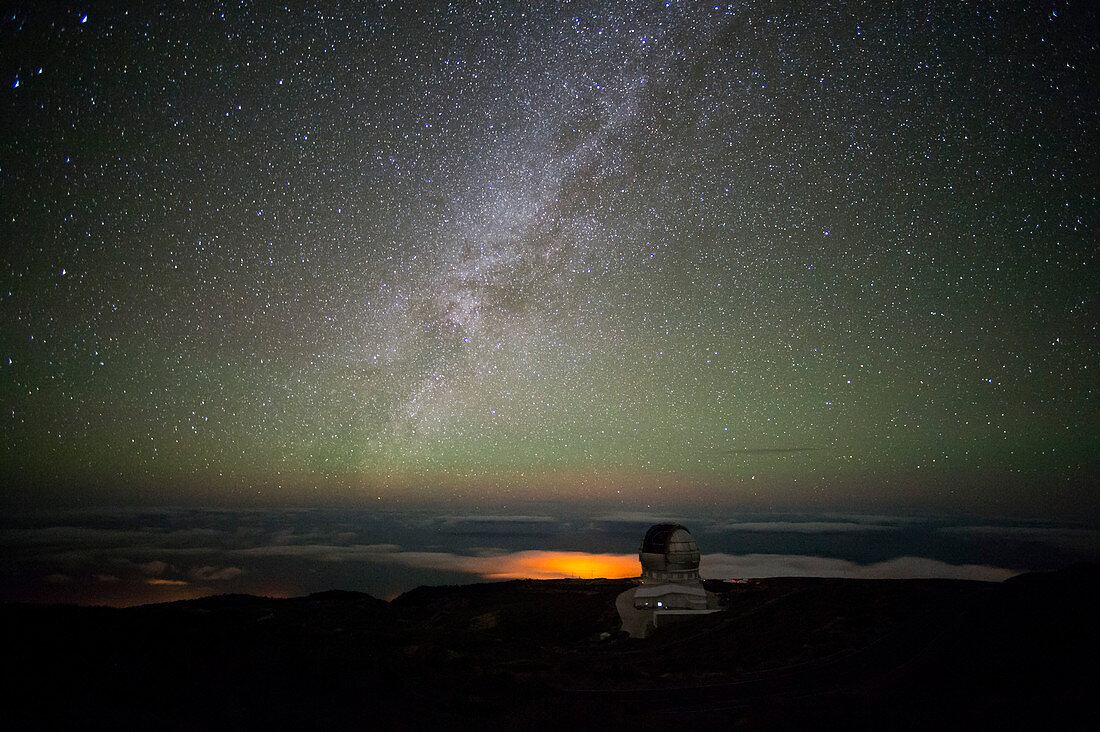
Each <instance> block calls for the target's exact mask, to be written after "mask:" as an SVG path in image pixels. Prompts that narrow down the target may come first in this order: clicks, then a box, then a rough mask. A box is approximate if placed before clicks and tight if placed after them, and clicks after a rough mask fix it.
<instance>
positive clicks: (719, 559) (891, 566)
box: [699, 554, 1019, 582]
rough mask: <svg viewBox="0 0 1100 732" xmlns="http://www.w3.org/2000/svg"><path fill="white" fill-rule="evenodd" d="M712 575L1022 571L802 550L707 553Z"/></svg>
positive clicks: (706, 573)
mask: <svg viewBox="0 0 1100 732" xmlns="http://www.w3.org/2000/svg"><path fill="white" fill-rule="evenodd" d="M699 572H700V574H701V575H702V576H703V577H705V578H708V579H730V578H743V577H839V578H845V579H965V580H981V581H984V582H1001V581H1004V580H1006V579H1008V578H1009V577H1013V576H1015V575H1017V574H1019V572H1017V571H1015V570H1011V569H1005V568H1003V567H990V566H986V565H982V564H948V563H947V562H941V561H939V560H938V559H928V558H926V557H895V558H894V559H888V560H886V561H883V562H875V563H874V564H858V563H856V562H850V561H848V560H846V559H835V558H831V557H811V556H803V555H799V554H744V555H738V556H735V555H731V554H706V555H704V556H703V559H702V562H701V564H700V568H699Z"/></svg>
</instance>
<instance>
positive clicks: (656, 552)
mask: <svg viewBox="0 0 1100 732" xmlns="http://www.w3.org/2000/svg"><path fill="white" fill-rule="evenodd" d="M638 558H639V559H640V560H641V562H642V569H643V570H644V571H659V572H665V571H690V570H697V569H699V545H698V544H696V543H695V538H694V537H693V536H692V535H691V532H690V531H688V530H687V529H685V528H684V527H683V526H681V525H680V524H655V525H654V526H650V527H649V531H647V532H645V538H644V539H642V546H641V549H639V550H638Z"/></svg>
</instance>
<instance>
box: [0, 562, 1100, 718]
mask: <svg viewBox="0 0 1100 732" xmlns="http://www.w3.org/2000/svg"><path fill="white" fill-rule="evenodd" d="M630 586H631V582H630V581H629V580H559V581H514V582H501V583H492V584H479V585H469V586H463V587H422V588H418V589H416V590H414V591H412V592H409V593H406V594H404V595H402V596H401V597H398V598H397V599H395V600H393V601H392V602H383V601H381V600H377V599H375V598H373V597H370V596H369V595H363V594H358V593H348V592H328V593H322V594H318V595H311V596H309V597H303V598H295V599H268V598H261V597H249V596H232V595H230V596H221V597H210V598H206V599H202V600H193V601H187V602H178V603H171V604H166V605H148V606H144V607H136V608H129V609H121V610H120V609H110V608H91V607H58V606H31V605H7V606H0V619H2V622H3V629H4V640H3V643H4V653H3V659H4V660H3V665H4V667H5V669H6V671H7V672H8V673H7V674H6V676H7V677H8V681H7V682H5V685H6V686H5V689H4V695H5V697H6V699H5V701H4V707H3V710H4V711H3V715H4V717H5V718H7V719H8V720H9V724H7V725H5V726H6V727H7V728H8V729H30V728H44V729H73V728H97V729H101V728H119V729H135V728H139V729H209V728H212V727H213V728H236V729H255V728H269V729H286V728H318V729H320V728H327V729H334V728H335V729H349V728H350V729H372V728H417V727H424V726H428V727H432V728H440V727H443V728H491V729H495V728H546V727H561V726H567V727H574V728H585V729H587V728H593V727H600V726H605V725H607V726H609V728H620V727H623V726H625V725H630V726H633V727H635V728H638V729H658V728H662V727H668V726H670V725H671V726H672V727H677V728H679V727H680V726H681V725H684V724H689V725H692V726H702V727H705V728H723V729H726V728H731V727H732V728H742V729H757V728H769V729H771V728H777V727H779V728H810V727H813V728H822V727H825V728H837V727H840V728H857V729H858V728H875V729H886V728H890V729H897V728H918V729H927V728H944V727H946V728H956V729H961V728H967V729H1021V728H1023V729H1076V728H1080V729H1098V728H1100V713H1098V712H1097V707H1096V699H1095V695H1096V693H1097V691H1098V689H1100V685H1098V684H1097V681H1098V678H1100V675H1098V674H1097V672H1096V670H1095V669H1096V663H1097V652H1098V650H1100V642H1098V641H1100V630H1098V626H1097V624H1098V620H1100V568H1097V567H1079V568H1075V569H1071V570H1066V571H1063V572H1059V573H1053V574H1032V575H1023V576H1020V577H1017V578H1014V579H1012V580H1009V581H1007V582H1005V583H1002V584H987V583H978V582H962V581H940V580H866V581H862V580H838V579H766V580H758V581H754V582H752V583H750V584H736V585H734V584H726V583H712V582H708V589H711V590H714V591H716V592H719V593H721V594H722V595H723V601H724V604H725V605H726V609H725V611H724V612H721V613H718V614H715V615H711V616H708V617H706V618H703V619H698V620H694V621H692V622H690V623H687V622H685V623H682V624H680V625H677V626H671V627H668V628H661V629H659V630H658V631H657V632H656V633H654V635H652V636H651V637H650V638H648V639H645V640H636V639H630V638H627V637H625V636H624V635H623V634H621V633H619V632H617V629H618V616H617V614H616V612H615V609H614V599H615V596H616V595H617V594H618V593H620V592H622V591H623V590H625V589H627V588H628V587H630ZM11 722H14V724H11Z"/></svg>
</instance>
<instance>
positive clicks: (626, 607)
mask: <svg viewBox="0 0 1100 732" xmlns="http://www.w3.org/2000/svg"><path fill="white" fill-rule="evenodd" d="M638 559H640V560H641V563H642V578H641V584H640V585H639V586H637V587H634V588H632V589H630V590H627V591H626V592H624V593H623V594H621V595H619V597H618V598H617V599H616V601H615V606H616V608H617V609H618V610H619V616H620V617H621V618H622V621H623V630H625V631H627V632H628V633H630V635H632V636H635V637H645V636H646V635H648V633H649V631H650V630H651V629H653V628H656V627H658V626H659V625H661V624H663V623H666V622H669V621H672V620H677V619H681V618H683V617H684V616H692V615H705V614H707V613H711V612H715V611H716V610H717V609H718V603H717V599H716V598H715V597H714V595H713V594H711V593H708V592H707V591H706V590H704V589H703V581H702V580H701V579H700V578H699V545H698V544H696V543H695V537H693V536H692V535H691V532H690V531H688V530H687V529H686V528H684V527H683V526H681V525H680V524H655V525H653V526H651V527H649V530H648V531H646V532H645V537H644V538H643V539H642V546H641V548H640V549H639V550H638Z"/></svg>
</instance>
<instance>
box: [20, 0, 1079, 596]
mask: <svg viewBox="0 0 1100 732" xmlns="http://www.w3.org/2000/svg"><path fill="white" fill-rule="evenodd" d="M127 5H128V4H126V3H123V4H119V5H117V6H115V5H113V4H110V3H99V2H97V3H89V4H88V5H87V7H84V8H80V7H79V6H72V7H71V9H70V8H66V7H64V5H63V4H60V5H55V4H46V3H37V2H35V3H30V2H28V3H23V4H15V5H14V6H12V5H8V6H6V8H7V9H6V10H5V11H4V15H3V17H0V61H2V63H0V82H2V85H0V87H2V88H0V239H2V242H3V243H2V251H3V254H2V269H0V278H2V283H0V318H2V319H3V329H2V333H0V345H2V348H3V351H2V353H0V356H2V358H0V369H2V370H3V378H2V379H0V388H2V392H0V393H2V395H3V396H2V399H3V407H4V409H3V413H2V415H0V418H2V420H3V421H2V430H3V441H2V442H3V446H2V453H0V463H2V466H0V479H2V481H3V483H2V485H3V493H4V494H5V495H4V499H5V501H4V502H5V503H7V504H10V505H20V506H28V505H31V506H33V505H48V506H56V505H62V504H63V505H87V504H91V503H105V504H107V505H112V504H115V503H120V502H133V503H153V504H158V503H159V504H166V505H167V504H173V505H175V504H179V503H192V504H198V505H209V504H212V503H218V504H225V503H228V504H248V505H254V504H261V505H263V504H268V503H271V504H285V503H293V504H296V505H302V506H311V505H333V504H341V503H343V504H351V505H357V506H364V505H368V504H370V505H377V506H384V507H386V509H387V510H390V509H392V508H393V507H394V506H399V505H407V504H417V505H421V506H432V505H443V504H448V505H450V504H458V503H469V504H477V505H479V506H483V507H488V508H492V509H493V510H494V511H501V512H502V511H507V510H511V508H510V507H513V506H517V505H522V504H524V503H525V502H531V501H540V502H544V503H546V502H549V503H550V504H558V505H560V506H573V505H578V504H585V503H586V502H592V503H598V504H601V505H607V506H619V507H622V508H623V509H624V510H627V509H629V510H644V509H645V508H646V507H647V506H652V507H657V506H663V507H669V506H672V507H677V508H674V509H673V510H685V509H683V508H679V507H683V506H687V507H690V509H691V510H697V509H700V508H701V507H706V506H752V507H755V508H761V509H763V508H767V507H770V506H784V507H787V508H794V509H798V510H807V511H808V510H839V509H841V508H845V509H847V508H850V507H861V508H866V509H876V510H891V511H900V512H902V513H905V512H914V511H934V512H941V513H942V512H947V513H952V512H955V513H962V512H970V513H978V514H983V515H1025V516H1038V517H1045V516H1046V517H1049V516H1063V517H1064V516H1071V517H1072V516H1078V517H1080V516H1086V515H1091V516H1094V517H1095V515H1096V513H1097V509H1098V505H1100V499H1098V497H1097V493H1098V490H1097V475H1098V472H1097V468H1098V460H1100V458H1098V455H1100V439H1098V429H1097V425H1098V424H1100V414H1098V410H1097V402H1096V399H1097V385H1098V380H1097V369H1098V366H1100V364H1098V358H1097V356H1098V349H1097V330H1096V328H1097V323H1098V322H1100V308H1098V305H1097V293H1098V284H1100V282H1098V269H1097V251H1098V250H1097V213H1098V204H1097V180H1100V165H1098V156H1097V152H1096V146H1097V129H1098V125H1097V114H1098V111H1100V102H1098V93H1100V78H1098V77H1100V74H1098V64H1097V58H1098V57H1100V54H1098V39H1100V32H1098V17H1097V14H1096V10H1095V9H1093V4H1092V3H1088V2H1079V3H1064V2H1059V3H1050V2H1042V3H965V4H964V3H956V2H944V3H940V2H911V3H879V2H863V3H855V2H844V3H831V4H826V3H763V4H752V3H744V4H741V3H737V4H729V3H720V4H711V5H704V4H700V3H694V2H691V3H688V2H669V3H664V2H660V3H638V2H631V3H621V4H618V3H608V2H603V3H547V4H545V5H541V4H538V3H494V2H489V3H466V2H462V3H450V4H444V3H438V4H432V3H411V4H408V5H401V4H397V3H388V2H376V3H365V4H363V5H356V6H354V7H351V6H350V4H347V5H345V4H336V3H327V2H326V3H318V4H315V5H310V6H306V7H302V5H301V4H298V3H295V4H293V8H292V9H280V8H275V7H272V6H271V5H270V4H268V3H232V4H230V3H205V2H199V3H171V4H167V5H169V7H168V8H167V9H163V10H156V9H150V8H149V7H146V6H142V7H139V8H130V9H128V10H127V9H125V8H126V6H127ZM804 6H813V7H804ZM632 549H633V546H629V547H627V548H626V550H625V551H627V552H629V551H631V550H632ZM213 571H215V570H213V569H212V570H211V572H213ZM181 581H182V580H181Z"/></svg>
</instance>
